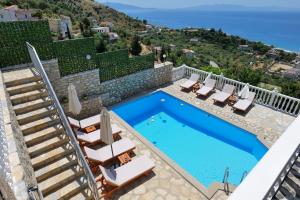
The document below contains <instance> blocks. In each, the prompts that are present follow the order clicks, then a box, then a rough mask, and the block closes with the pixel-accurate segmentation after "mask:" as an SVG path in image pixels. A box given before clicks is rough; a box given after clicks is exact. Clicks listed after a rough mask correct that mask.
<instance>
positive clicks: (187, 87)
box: [180, 80, 197, 89]
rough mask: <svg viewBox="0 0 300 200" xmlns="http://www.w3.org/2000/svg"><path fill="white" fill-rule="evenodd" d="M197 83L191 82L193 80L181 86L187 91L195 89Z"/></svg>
mask: <svg viewBox="0 0 300 200" xmlns="http://www.w3.org/2000/svg"><path fill="white" fill-rule="evenodd" d="M196 83H197V82H195V81H191V80H187V81H186V82H184V83H182V84H181V85H180V86H181V87H183V88H186V89H189V88H191V87H193V85H195V84H196Z"/></svg>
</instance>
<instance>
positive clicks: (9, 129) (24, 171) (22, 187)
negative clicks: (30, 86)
mask: <svg viewBox="0 0 300 200" xmlns="http://www.w3.org/2000/svg"><path fill="white" fill-rule="evenodd" d="M0 99H1V102H0V104H1V112H0V118H1V120H0V126H1V128H0V131H1V139H0V143H1V144H0V149H1V150H0V189H1V192H2V194H3V195H4V197H7V198H6V199H12V200H14V199H18V200H23V199H24V200H25V199H28V198H29V197H28V192H27V187H28V186H29V185H32V186H33V185H36V179H35V176H34V171H33V169H32V165H31V161H30V158H29V155H28V152H27V148H26V145H25V142H24V138H23V135H22V133H21V131H20V130H18V129H17V128H16V127H18V126H17V125H16V123H17V122H16V121H15V120H14V119H16V117H15V116H13V113H12V111H11V109H10V108H11V104H10V101H8V98H7V96H6V93H5V86H4V84H3V79H2V73H1V71H0Z"/></svg>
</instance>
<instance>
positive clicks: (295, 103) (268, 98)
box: [172, 65, 300, 116]
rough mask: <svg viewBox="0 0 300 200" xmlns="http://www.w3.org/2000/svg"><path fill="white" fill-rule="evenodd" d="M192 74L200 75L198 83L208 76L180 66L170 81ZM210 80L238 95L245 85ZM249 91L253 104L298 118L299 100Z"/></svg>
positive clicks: (257, 89) (174, 71) (224, 79)
mask: <svg viewBox="0 0 300 200" xmlns="http://www.w3.org/2000/svg"><path fill="white" fill-rule="evenodd" d="M193 73H195V74H199V75H200V78H199V81H200V82H203V81H204V80H205V78H206V77H207V75H208V74H209V73H208V72H206V71H202V70H199V69H195V68H192V67H188V66H186V65H182V66H180V67H177V68H174V69H173V75H172V80H173V81H176V80H179V79H181V78H184V77H189V76H190V75H191V74H193ZM212 78H213V79H215V80H217V83H218V84H217V89H221V88H222V87H223V85H224V84H231V85H234V86H235V87H236V93H238V92H239V91H240V90H241V89H242V88H243V87H244V86H245V85H246V83H242V82H239V81H236V80H233V79H229V78H226V77H223V76H222V75H216V74H212ZM250 91H252V92H255V93H256V96H255V103H258V104H261V105H264V106H267V107H270V108H272V109H275V110H277V111H280V112H283V113H287V114H290V115H292V116H298V115H299V113H300V99H297V98H294V97H290V96H287V95H284V94H280V93H278V92H277V91H275V90H273V91H270V90H266V89H263V88H259V87H256V86H252V85H250Z"/></svg>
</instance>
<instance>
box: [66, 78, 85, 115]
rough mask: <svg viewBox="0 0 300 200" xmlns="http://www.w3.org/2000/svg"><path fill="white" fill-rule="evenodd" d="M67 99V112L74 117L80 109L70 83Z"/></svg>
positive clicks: (74, 89)
mask: <svg viewBox="0 0 300 200" xmlns="http://www.w3.org/2000/svg"><path fill="white" fill-rule="evenodd" d="M68 99H69V111H70V112H71V113H73V114H74V115H78V114H79V113H80V111H81V109H82V107H81V104H80V101H79V99H78V96H77V92H76V88H75V86H74V85H73V84H72V83H71V84H70V85H69V86H68Z"/></svg>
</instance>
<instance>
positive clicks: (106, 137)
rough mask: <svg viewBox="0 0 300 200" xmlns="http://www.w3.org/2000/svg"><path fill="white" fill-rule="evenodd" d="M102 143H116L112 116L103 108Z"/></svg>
mask: <svg viewBox="0 0 300 200" xmlns="http://www.w3.org/2000/svg"><path fill="white" fill-rule="evenodd" d="M101 141H102V142H104V143H105V144H108V145H111V144H112V143H113V142H114V138H113V135H112V129H111V123H110V116H109V113H108V111H107V109H106V108H103V109H102V111H101Z"/></svg>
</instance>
